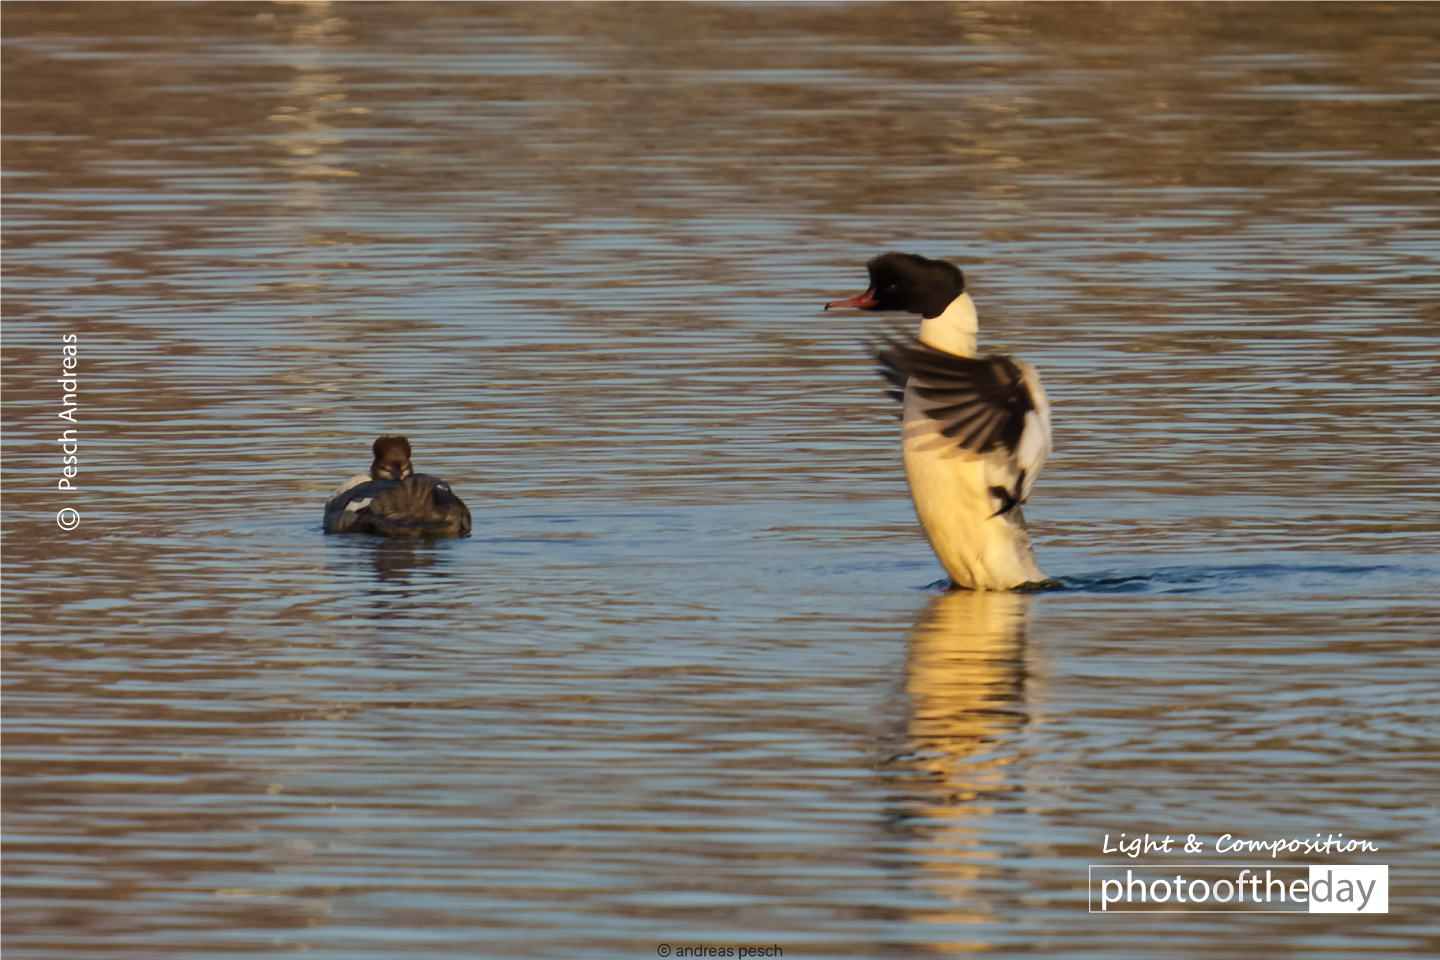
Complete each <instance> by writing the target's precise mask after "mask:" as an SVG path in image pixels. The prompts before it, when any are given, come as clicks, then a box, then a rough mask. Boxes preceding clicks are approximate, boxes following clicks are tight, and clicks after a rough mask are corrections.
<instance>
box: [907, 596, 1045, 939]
mask: <svg viewBox="0 0 1440 960" xmlns="http://www.w3.org/2000/svg"><path fill="white" fill-rule="evenodd" d="M1033 600H1034V598H1033V597H1031V596H1028V595H1023V594H1010V593H996V592H994V591H971V590H964V591H956V592H953V593H946V594H942V595H940V596H937V597H935V598H934V599H933V600H931V601H930V603H929V604H928V605H927V606H926V607H925V609H924V610H923V611H922V612H921V614H920V616H919V618H918V619H917V620H916V621H915V625H914V627H912V628H911V630H910V640H909V650H908V655H907V658H906V666H905V691H906V693H908V694H909V698H910V713H909V716H908V718H907V734H908V740H909V744H910V753H909V755H908V756H907V758H906V763H905V767H906V769H907V771H908V773H909V774H910V775H911V776H913V775H914V774H920V775H921V777H920V779H921V783H922V784H923V786H921V787H920V788H919V789H915V788H913V787H912V788H911V789H910V791H909V792H908V796H907V800H906V806H905V810H904V812H903V816H904V817H905V821H906V822H907V823H908V824H909V825H910V831H909V832H911V833H912V835H913V838H914V839H916V840H920V841H921V844H920V849H921V851H922V852H921V853H920V856H919V859H918V864H919V866H918V869H917V874H916V882H917V883H918V884H919V885H920V886H921V887H923V888H924V889H925V892H926V893H927V894H928V895H929V899H932V900H934V901H937V902H940V903H950V904H954V908H953V909H944V910H941V911H939V912H938V915H937V913H935V912H926V913H925V914H923V916H924V917H925V918H926V919H932V920H938V921H943V922H955V921H965V920H980V919H986V918H989V917H990V916H991V914H992V911H991V909H990V908H989V907H988V906H987V904H986V899H985V898H984V897H983V896H981V894H980V893H979V891H978V889H977V887H978V882H979V881H980V880H981V879H982V878H984V877H986V876H987V875H993V873H994V872H995V866H994V864H993V861H994V860H995V859H996V857H997V856H998V854H997V853H996V852H995V851H994V849H993V845H987V844H986V843H985V838H986V836H987V835H988V833H989V828H988V825H987V821H988V820H989V818H990V817H992V816H993V815H994V814H995V813H996V812H997V808H998V807H1000V806H1001V805H1003V804H1005V803H1006V802H1007V799H1008V798H1009V797H1010V796H1011V795H1012V794H1013V793H1014V792H1015V791H1016V790H1018V789H1019V788H1018V786H1016V784H1015V783H1014V780H1013V778H1012V777H1010V776H1008V768H1009V767H1010V766H1011V765H1012V764H1013V763H1014V762H1015V760H1016V750H1015V740H1016V736H1017V734H1019V733H1020V732H1021V731H1022V730H1023V728H1024V727H1025V725H1026V724H1027V723H1028V721H1029V714H1028V710H1027V706H1026V699H1027V686H1028V684H1029V683H1030V682H1031V673H1030V670H1029V669H1028V668H1027V663H1026V638H1025V628H1026V616H1027V614H1028V612H1029V609H1030V605H1031V604H1032V602H1033Z"/></svg>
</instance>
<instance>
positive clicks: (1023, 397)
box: [871, 334, 1035, 453]
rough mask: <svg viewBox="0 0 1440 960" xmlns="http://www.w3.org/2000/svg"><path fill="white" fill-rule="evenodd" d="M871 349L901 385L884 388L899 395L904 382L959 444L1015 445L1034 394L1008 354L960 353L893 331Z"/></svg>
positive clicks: (983, 447) (882, 370) (885, 373)
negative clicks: (926, 343)
mask: <svg viewBox="0 0 1440 960" xmlns="http://www.w3.org/2000/svg"><path fill="white" fill-rule="evenodd" d="M871 352H872V354H873V356H874V357H875V363H876V365H877V367H878V368H879V370H878V372H879V374H880V376H881V377H883V378H884V379H885V380H887V381H888V382H889V383H890V384H891V385H892V386H895V387H898V388H900V390H898V391H897V390H890V391H887V392H888V393H889V394H890V396H892V397H895V398H896V399H897V400H903V399H904V389H905V387H906V386H907V385H909V389H910V392H911V393H912V394H913V395H914V396H915V397H916V398H918V399H919V400H920V401H921V406H920V410H921V412H922V413H924V414H925V416H927V417H929V418H930V419H932V420H936V421H938V422H939V423H940V424H941V427H940V432H941V433H942V434H944V435H945V436H947V437H949V438H951V439H953V440H954V441H955V442H956V443H958V444H959V445H960V446H961V447H962V448H963V449H965V450H969V451H971V452H973V453H989V452H990V451H992V450H995V449H997V448H1000V447H1003V448H1005V449H1007V450H1014V449H1015V448H1016V447H1017V446H1019V444H1020V435H1021V434H1022V433H1023V432H1024V431H1025V415H1026V414H1027V413H1029V412H1030V411H1032V410H1034V409H1035V398H1034V397H1032V396H1031V395H1030V389H1029V388H1028V387H1027V386H1026V385H1025V373H1024V371H1023V370H1021V369H1020V366H1019V365H1018V364H1017V363H1016V362H1015V361H1014V360H1012V359H1011V358H1009V357H1005V356H1000V355H998V354H996V355H992V356H988V357H960V356H956V355H955V354H953V353H946V352H944V351H943V350H936V349H935V348H933V347H929V346H926V345H925V344H923V343H921V342H920V341H919V340H917V339H915V338H913V337H906V338H903V339H902V338H900V337H897V336H895V335H893V334H892V335H891V336H888V337H886V338H885V339H884V340H883V341H882V342H881V343H880V344H879V345H877V346H875V347H873V348H872V350H871Z"/></svg>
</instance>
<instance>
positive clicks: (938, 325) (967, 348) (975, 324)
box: [920, 293, 979, 357]
mask: <svg viewBox="0 0 1440 960" xmlns="http://www.w3.org/2000/svg"><path fill="white" fill-rule="evenodd" d="M978 330H979V321H978V320H977V318H976V316H975V301H973V300H971V299H970V294H968V293H962V294H960V296H958V297H956V298H955V299H954V300H951V301H950V306H948V307H946V308H945V312H944V313H942V314H940V316H938V317H930V318H929V319H928V320H921V321H920V342H921V343H923V344H925V345H926V346H930V347H934V348H935V349H936V350H944V351H945V352H946V353H953V354H956V355H957V356H961V357H973V356H975V334H976V332H977V331H978Z"/></svg>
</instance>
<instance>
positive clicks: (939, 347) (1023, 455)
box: [826, 253, 1051, 590]
mask: <svg viewBox="0 0 1440 960" xmlns="http://www.w3.org/2000/svg"><path fill="white" fill-rule="evenodd" d="M868 267H869V270H870V278H871V284H870V289H869V290H868V291H866V293H864V294H862V295H860V296H859V297H855V298H854V299H852V300H847V301H835V302H833V303H830V304H827V305H826V306H827V308H828V307H830V306H849V307H858V308H860V309H865V310H887V309H891V310H906V311H908V312H912V313H919V314H921V316H922V317H923V319H922V321H921V323H920V332H919V336H918V337H916V338H909V339H907V340H900V339H895V338H892V339H890V340H888V341H887V342H886V343H885V344H884V345H882V346H881V347H880V348H878V349H877V350H876V351H875V356H876V359H877V361H878V362H879V365H880V372H881V374H882V375H883V376H884V377H885V378H886V379H887V380H889V381H890V382H891V384H893V385H894V386H895V387H896V388H897V390H896V391H892V395H893V396H896V397H897V398H898V399H901V400H902V401H903V403H904V414H903V421H904V427H903V429H902V433H901V451H902V454H903V457H904V462H905V476H906V479H907V480H908V481H909V484H910V496H911V499H912V500H913V502H914V504H915V513H916V515H917V516H918V517H919V519H920V525H921V527H923V528H924V530H925V535H926V536H927V537H928V538H929V540H930V545H931V547H932V548H933V549H934V551H935V555H936V557H937V558H938V559H939V560H940V564H941V566H943V567H944V568H945V572H946V573H948V574H949V575H950V579H951V581H952V582H953V583H954V585H955V586H956V587H959V588H968V589H973V590H1013V589H1016V588H1017V587H1024V586H1026V585H1027V584H1037V583H1040V582H1043V581H1044V580H1045V575H1044V574H1043V573H1042V572H1041V571H1040V566H1039V564H1038V563H1037V562H1036V560H1035V551H1034V548H1033V547H1032V546H1031V543H1030V535H1029V533H1028V532H1027V531H1026V526H1025V519H1024V515H1023V514H1022V512H1021V509H1020V505H1021V504H1022V503H1024V502H1025V501H1026V499H1028V497H1029V495H1030V490H1031V488H1032V487H1033V486H1034V483H1035V478H1036V477H1037V476H1039V473H1040V468H1041V467H1042V466H1043V465H1044V463H1045V459H1046V457H1048V456H1049V454H1050V444H1051V440H1050V403H1049V400H1048V398H1047V397H1046V396H1045V390H1044V388H1043V387H1042V386H1041V385H1040V378H1039V376H1038V375H1037V374H1036V373H1035V370H1034V368H1033V367H1031V366H1030V365H1029V364H1028V363H1024V362H1023V361H1018V360H1015V359H1013V358H1011V357H1005V356H989V357H985V358H983V359H982V358H977V357H976V356H975V352H976V334H977V330H978V323H977V318H976V314H975V304H974V303H973V302H972V301H971V299H970V295H969V294H967V293H965V289H964V276H963V274H961V272H960V271H959V269H957V268H956V267H955V266H953V265H952V264H949V263H946V262H944V261H940V260H927V259H926V258H924V257H918V256H915V255H914V254H899V253H887V254H884V255H882V256H879V257H876V258H875V259H874V260H871V261H870V263H869V264H868ZM901 391H903V392H901Z"/></svg>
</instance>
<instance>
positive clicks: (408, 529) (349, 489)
mask: <svg viewBox="0 0 1440 960" xmlns="http://www.w3.org/2000/svg"><path fill="white" fill-rule="evenodd" d="M371 451H372V452H373V453H374V454H375V461H374V462H373V463H371V464H370V472H369V473H368V474H365V473H361V474H358V475H356V476H353V477H351V478H350V479H349V480H347V481H345V483H343V484H341V485H340V488H339V489H338V490H336V491H335V492H334V493H332V494H331V495H330V499H329V500H328V501H326V503H325V532H326V533H373V534H376V535H378V536H382V537H466V536H469V535H470V510H469V508H468V507H466V506H465V504H464V503H463V502H461V500H460V498H459V497H457V496H455V494H454V493H453V492H451V490H450V485H449V484H448V483H446V482H445V481H444V480H441V479H440V478H439V477H432V476H429V475H428V474H424V473H416V472H415V468H414V467H413V466H411V464H410V441H409V440H406V439H405V438H404V437H396V436H388V435H387V436H383V437H380V438H379V439H377V440H376V441H375V444H374V446H372V447H371Z"/></svg>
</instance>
